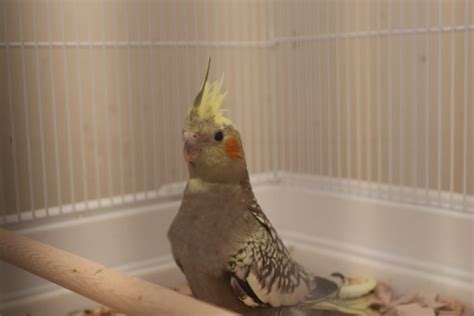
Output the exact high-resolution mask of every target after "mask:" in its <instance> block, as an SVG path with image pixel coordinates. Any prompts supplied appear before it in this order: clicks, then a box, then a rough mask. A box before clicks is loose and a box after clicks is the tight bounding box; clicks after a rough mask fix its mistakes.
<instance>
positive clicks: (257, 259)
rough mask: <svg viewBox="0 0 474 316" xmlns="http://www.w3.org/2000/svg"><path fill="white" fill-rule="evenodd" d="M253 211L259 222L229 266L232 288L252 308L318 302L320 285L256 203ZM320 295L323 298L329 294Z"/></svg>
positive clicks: (253, 205) (252, 208) (256, 220)
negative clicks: (293, 256)
mask: <svg viewBox="0 0 474 316" xmlns="http://www.w3.org/2000/svg"><path fill="white" fill-rule="evenodd" d="M249 211H250V213H251V216H252V217H253V218H254V219H255V220H254V223H255V229H254V230H253V233H252V234H251V235H250V236H248V238H247V239H246V240H245V241H244V242H243V243H242V245H241V246H240V248H239V250H238V252H237V253H236V254H235V255H233V256H232V257H231V260H230V261H229V265H228V269H229V271H230V272H231V281H230V283H231V287H232V288H233V290H234V292H235V293H236V295H237V296H238V298H239V299H240V300H241V301H242V302H243V303H245V304H246V305H249V306H268V305H269V306H273V307H278V306H288V305H295V304H298V303H300V302H302V301H304V300H305V299H308V298H311V299H317V298H315V297H314V296H315V295H314V294H315V290H316V288H319V286H318V284H317V283H318V282H316V281H315V279H314V278H313V277H312V276H310V275H308V274H307V273H306V272H305V271H304V269H303V268H302V267H301V266H300V265H299V264H297V263H296V262H294V261H293V259H292V258H291V256H290V254H289V252H288V250H287V249H286V247H285V246H284V245H283V242H282V241H281V239H280V237H279V236H278V235H277V233H276V231H275V229H274V228H273V226H272V225H271V223H270V221H269V220H268V219H267V218H266V216H265V215H264V214H263V212H262V211H261V210H260V207H259V206H258V204H256V202H255V203H253V204H252V206H251V207H249ZM329 282H330V281H329ZM331 285H332V284H331ZM334 286H335V288H334V290H335V289H337V286H336V285H334ZM331 291H332V290H331ZM316 292H321V295H323V293H326V292H327V291H321V289H318V291H316ZM318 295H320V294H316V296H318ZM324 295H326V294H324Z"/></svg>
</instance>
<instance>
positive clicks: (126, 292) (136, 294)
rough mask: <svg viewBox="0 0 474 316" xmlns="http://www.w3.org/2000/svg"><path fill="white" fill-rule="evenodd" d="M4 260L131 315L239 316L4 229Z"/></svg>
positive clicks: (0, 236) (0, 253)
mask: <svg viewBox="0 0 474 316" xmlns="http://www.w3.org/2000/svg"><path fill="white" fill-rule="evenodd" d="M0 260H4V261H6V262H8V263H10V264H12V265H14V266H17V267H19V268H22V269H24V270H26V271H28V272H31V273H33V274H36V275H38V276H40V277H42V278H44V279H47V280H49V281H51V282H54V283H56V284H58V285H60V286H62V287H65V288H67V289H70V290H72V291H74V292H76V293H78V294H80V295H83V296H85V297H87V298H90V299H92V300H94V301H96V302H98V303H101V304H103V305H106V306H108V307H110V308H112V309H114V310H117V311H119V312H122V313H126V314H128V315H222V316H227V315H235V314H233V313H231V312H229V311H226V310H223V309H220V308H217V307H214V306H212V305H209V304H206V303H203V302H200V301H198V300H196V299H194V298H191V297H187V296H184V295H181V294H178V293H176V292H174V291H172V290H169V289H166V288H162V287H160V286H157V285H155V284H152V283H150V282H147V281H144V280H142V279H138V278H134V277H131V276H128V275H126V274H125V273H122V272H119V271H116V270H113V269H110V268H107V267H105V266H103V265H101V264H98V263H96V262H93V261H90V260H87V259H84V258H82V257H79V256H76V255H74V254H71V253H69V252H66V251H63V250H60V249H57V248H54V247H52V246H49V245H47V244H44V243H42V242H38V241H35V240H32V239H29V238H26V237H24V236H20V235H18V234H15V233H12V232H9V231H7V230H4V229H0Z"/></svg>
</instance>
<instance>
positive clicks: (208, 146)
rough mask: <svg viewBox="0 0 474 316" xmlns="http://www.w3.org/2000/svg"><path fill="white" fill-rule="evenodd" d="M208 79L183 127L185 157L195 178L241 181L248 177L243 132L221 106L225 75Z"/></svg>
mask: <svg viewBox="0 0 474 316" xmlns="http://www.w3.org/2000/svg"><path fill="white" fill-rule="evenodd" d="M209 66H210V60H209V64H208V66H207V71H206V75H205V77H204V82H203V83H202V86H201V90H200V91H199V93H198V94H197V96H196V98H195V100H194V103H193V105H192V107H191V109H190V110H189V112H188V115H187V116H186V120H185V123H184V129H183V140H184V158H185V160H186V163H187V165H188V169H189V174H190V177H191V178H200V179H201V180H204V181H208V182H222V183H239V182H241V181H243V180H245V179H246V177H247V176H248V175H247V167H246V164H245V156H244V151H243V148H242V140H241V138H240V134H239V132H238V131H237V129H236V128H235V126H234V124H233V123H232V121H231V120H229V119H228V118H226V117H225V116H224V115H223V113H222V110H221V105H222V102H223V101H224V98H225V93H221V91H220V89H221V86H222V79H221V80H219V81H215V82H212V83H208V82H207V78H208V75H209Z"/></svg>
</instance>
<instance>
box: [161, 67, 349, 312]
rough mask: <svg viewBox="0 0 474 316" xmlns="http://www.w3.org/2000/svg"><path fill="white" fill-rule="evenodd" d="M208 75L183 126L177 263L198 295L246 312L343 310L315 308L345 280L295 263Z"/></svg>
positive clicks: (173, 230) (173, 233)
mask: <svg viewBox="0 0 474 316" xmlns="http://www.w3.org/2000/svg"><path fill="white" fill-rule="evenodd" d="M209 62H210V61H209ZM208 74H209V65H208V68H207V72H206V76H205V79H204V82H203V84H202V87H201V90H200V91H199V93H198V94H197V96H196V98H195V101H194V104H193V106H192V108H191V109H190V110H189V113H188V115H187V117H186V120H185V127H184V130H183V138H184V158H185V160H186V163H187V165H188V169H189V176H190V178H189V181H188V183H187V185H186V189H185V191H184V196H183V200H182V204H181V207H180V209H179V212H178V214H177V216H176V217H175V219H174V221H173V223H172V224H171V227H170V229H169V231H168V238H169V240H170V242H171V248H172V253H173V256H174V258H175V261H176V263H177V265H178V266H179V267H180V269H181V270H182V272H183V273H184V274H185V276H186V279H187V281H188V283H189V286H190V288H191V290H192V292H193V294H194V295H195V296H196V297H197V298H198V299H200V300H204V301H207V302H209V303H212V304H215V305H218V306H221V307H224V308H227V309H229V310H233V311H235V312H238V313H241V314H245V315H340V314H336V313H329V312H324V311H316V310H314V309H313V308H312V307H311V306H312V304H313V303H315V302H318V301H321V300H324V299H326V298H328V297H331V296H335V295H336V293H337V292H338V285H337V284H336V283H335V282H333V281H331V280H329V279H325V278H321V277H316V276H313V275H311V274H309V273H308V272H306V271H305V270H304V269H303V267H302V266H300V265H299V264H298V263H296V262H295V261H294V260H293V259H292V258H291V256H290V254H289V252H288V250H287V248H286V247H285V245H284V244H283V242H282V241H281V239H280V237H279V236H278V234H277V232H276V231H275V229H274V228H273V226H272V224H271V223H270V221H269V220H268V219H267V217H266V216H265V214H264V213H263V211H262V209H261V208H260V206H259V205H258V202H257V200H256V198H255V196H254V194H253V192H252V188H251V185H250V182H249V175H248V172H247V166H246V162H245V155H244V151H243V148H242V140H241V138H240V134H239V132H238V131H237V129H236V128H235V126H234V124H233V123H232V122H231V121H230V120H229V119H228V118H226V117H224V115H223V114H222V112H221V110H220V107H221V104H222V102H223V100H224V96H225V94H222V93H221V92H220V88H221V85H222V80H221V81H218V82H214V83H212V84H209V83H208V82H207V78H208Z"/></svg>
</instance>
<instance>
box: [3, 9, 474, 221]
mask: <svg viewBox="0 0 474 316" xmlns="http://www.w3.org/2000/svg"><path fill="white" fill-rule="evenodd" d="M0 10H1V11H0V16H1V17H2V19H1V20H2V22H1V23H0V24H1V25H0V74H1V76H0V81H1V83H0V107H1V113H2V115H0V131H1V132H0V135H1V142H0V146H1V155H0V157H1V159H0V174H1V177H0V180H1V181H0V212H1V213H0V218H1V220H0V222H3V223H4V224H5V223H10V222H18V221H24V220H29V219H35V218H42V217H47V216H52V215H56V214H62V213H71V212H77V211H83V210H91V209H100V208H105V207H110V206H118V205H123V204H127V203H134V202H137V201H144V200H156V199H159V198H163V197H169V196H176V195H179V194H180V192H181V191H182V189H183V181H185V180H186V178H187V171H186V166H185V164H184V162H182V159H181V155H182V150H181V147H182V144H181V126H182V123H183V120H184V117H185V115H186V113H187V109H188V108H189V106H190V105H191V102H192V100H193V98H194V95H195V93H196V91H197V90H198V88H199V86H200V84H201V80H202V76H203V73H204V68H205V66H206V62H207V58H208V57H211V58H212V67H211V74H210V77H211V78H212V80H214V79H217V78H220V77H221V75H222V74H225V77H224V89H225V90H227V91H228V92H229V93H228V95H227V98H226V101H225V107H226V114H227V115H228V116H230V117H231V118H232V119H233V121H235V122H236V125H237V126H238V128H239V129H240V131H241V133H242V136H243V140H244V146H245V150H246V154H247V160H248V164H249V169H250V172H251V173H252V174H254V175H256V178H255V179H256V181H272V180H275V179H277V178H278V179H285V181H288V182H290V183H293V184H295V185H304V186H312V187H315V188H317V189H321V190H328V191H335V192H338V193H340V194H346V195H357V196H365V197H369V198H374V199H380V200H387V201H391V202H395V203H408V204H415V205H421V206H426V207H436V208H443V209H449V210H451V211H456V212H471V213H472V212H474V163H473V162H474V102H473V89H472V82H474V60H473V59H474V57H473V56H474V54H473V51H474V1H473V0H449V1H444V0H439V1H425V0H412V1H402V0H389V1H382V0H376V1H368V0H364V1H350V0H335V1H327V0H326V1H311V0H297V1H290V0H261V1H251V0H242V1H218V0H205V1H185V0H180V1H170V0H159V1H126V0H124V1H104V0H101V1H64V0H47V1H42V2H37V1H33V0H5V1H1V2H0Z"/></svg>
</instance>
